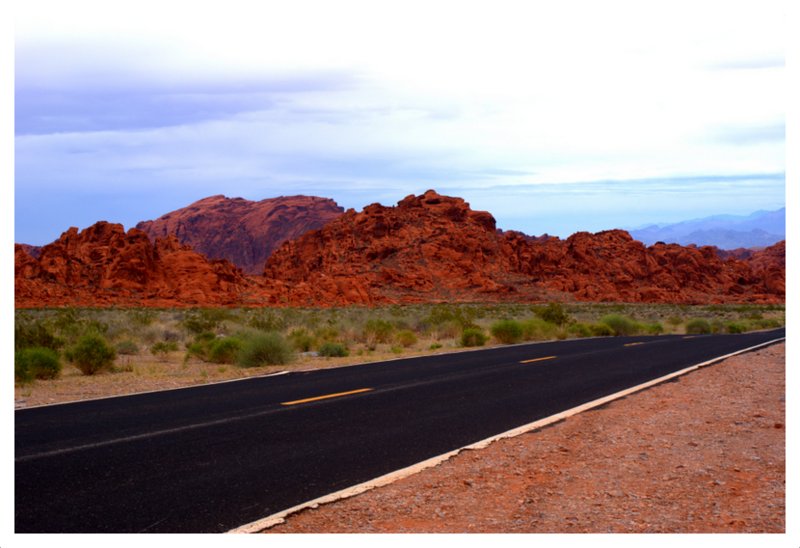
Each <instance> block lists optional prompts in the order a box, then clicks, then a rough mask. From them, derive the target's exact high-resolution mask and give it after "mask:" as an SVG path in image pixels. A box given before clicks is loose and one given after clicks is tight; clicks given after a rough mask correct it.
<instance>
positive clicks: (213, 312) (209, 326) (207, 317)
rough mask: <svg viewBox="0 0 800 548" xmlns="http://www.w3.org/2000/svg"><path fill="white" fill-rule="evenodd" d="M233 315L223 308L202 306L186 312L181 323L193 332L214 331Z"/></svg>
mask: <svg viewBox="0 0 800 548" xmlns="http://www.w3.org/2000/svg"><path fill="white" fill-rule="evenodd" d="M230 317H231V313H230V312H229V311H227V310H224V309H221V308H201V309H197V310H190V311H188V312H187V313H186V315H185V316H184V318H183V321H182V322H181V324H182V325H183V327H185V328H186V329H188V330H189V331H190V332H192V333H195V334H197V333H203V332H204V331H214V330H215V329H217V328H218V327H219V325H220V324H221V323H222V322H223V321H224V320H227V319H229V318H230Z"/></svg>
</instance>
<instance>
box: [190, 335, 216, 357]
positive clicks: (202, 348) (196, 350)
mask: <svg viewBox="0 0 800 548" xmlns="http://www.w3.org/2000/svg"><path fill="white" fill-rule="evenodd" d="M216 338H217V336H216V335H214V334H213V333H211V332H209V331H204V332H203V333H198V334H197V335H195V337H194V340H193V341H192V342H191V343H189V344H188V345H186V355H187V356H195V357H197V358H200V359H201V360H203V361H209V353H210V352H211V343H212V342H213V341H214V339H216Z"/></svg>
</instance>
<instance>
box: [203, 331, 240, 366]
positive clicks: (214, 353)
mask: <svg viewBox="0 0 800 548" xmlns="http://www.w3.org/2000/svg"><path fill="white" fill-rule="evenodd" d="M241 347H242V341H241V340H240V339H238V338H236V337H224V338H221V339H215V340H213V341H211V342H210V343H209V347H208V361H210V362H213V363H234V362H235V361H236V356H237V354H238V353H239V349H241Z"/></svg>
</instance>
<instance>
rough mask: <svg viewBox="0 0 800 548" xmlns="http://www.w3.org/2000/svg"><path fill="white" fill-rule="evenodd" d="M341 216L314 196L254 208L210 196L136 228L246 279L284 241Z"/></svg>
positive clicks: (264, 202) (327, 201)
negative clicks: (222, 262)
mask: <svg viewBox="0 0 800 548" xmlns="http://www.w3.org/2000/svg"><path fill="white" fill-rule="evenodd" d="M343 211H344V209H343V208H341V207H339V206H338V205H337V204H336V202H334V201H333V200H330V199H328V198H318V197H315V196H282V197H279V198H270V199H267V200H261V201H259V202H253V201H250V200H245V199H243V198H226V197H225V196H222V195H219V196H211V197H209V198H204V199H202V200H199V201H197V202H195V203H193V204H191V205H189V206H187V207H184V208H182V209H178V210H176V211H172V212H170V213H167V214H166V215H163V216H161V217H159V218H158V219H156V220H155V221H143V222H140V223H139V224H137V225H136V228H138V229H139V230H143V231H144V232H146V233H147V234H148V235H149V236H150V238H152V239H153V240H155V238H158V237H165V236H168V235H174V236H176V237H177V238H178V240H179V241H180V242H181V243H184V244H189V245H191V246H192V248H193V249H195V250H196V251H198V252H200V253H203V254H205V255H206V256H208V257H210V258H213V259H227V260H229V261H231V262H232V263H233V264H235V265H236V266H238V267H239V268H241V269H242V270H244V272H246V273H249V274H260V273H261V272H262V271H263V269H264V262H265V261H266V259H267V257H269V256H270V255H271V254H272V252H273V251H274V250H275V249H276V248H277V247H278V246H280V245H281V244H282V243H283V242H285V241H286V240H291V239H294V238H297V237H299V236H301V235H303V234H305V233H306V232H308V231H309V230H312V229H315V228H320V227H321V226H323V225H325V224H326V223H327V222H329V221H331V220H333V219H335V218H336V217H338V216H340V215H341V214H342V212H343Z"/></svg>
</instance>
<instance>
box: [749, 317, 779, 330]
mask: <svg viewBox="0 0 800 548" xmlns="http://www.w3.org/2000/svg"><path fill="white" fill-rule="evenodd" d="M783 324H784V322H782V321H781V320H779V319H777V318H763V319H761V320H752V321H751V325H752V326H753V327H754V328H755V329H774V328H776V327H782V326H783Z"/></svg>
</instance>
